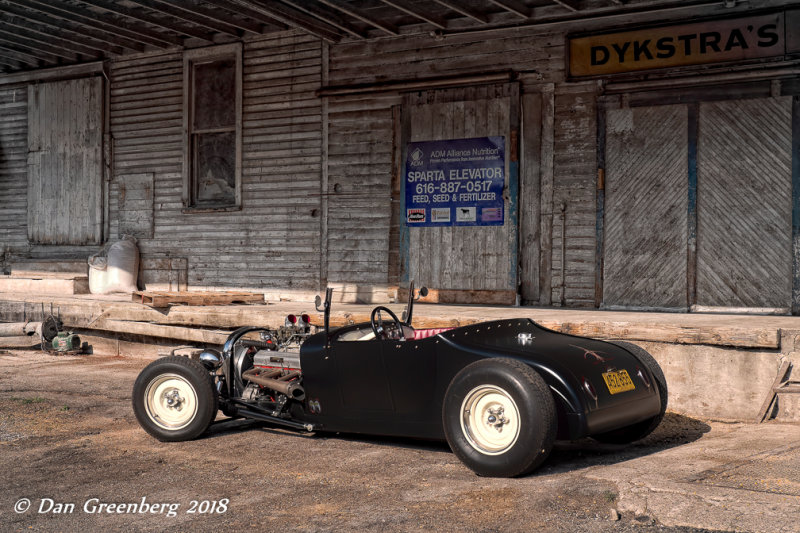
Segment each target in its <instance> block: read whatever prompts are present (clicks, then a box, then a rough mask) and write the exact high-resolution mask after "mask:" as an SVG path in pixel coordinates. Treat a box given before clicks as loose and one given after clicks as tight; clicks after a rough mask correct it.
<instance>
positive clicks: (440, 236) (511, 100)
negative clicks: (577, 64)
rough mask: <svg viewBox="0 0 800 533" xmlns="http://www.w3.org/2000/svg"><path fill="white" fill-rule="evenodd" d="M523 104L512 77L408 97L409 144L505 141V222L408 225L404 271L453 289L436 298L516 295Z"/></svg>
mask: <svg viewBox="0 0 800 533" xmlns="http://www.w3.org/2000/svg"><path fill="white" fill-rule="evenodd" d="M518 107H519V87H518V85H517V84H515V83H511V84H502V85H491V86H479V87H469V88H462V89H447V90H432V91H422V92H417V93H413V94H409V95H406V96H405V98H404V102H403V112H404V117H403V120H404V124H405V132H404V139H405V142H406V146H407V143H409V142H421V141H442V140H458V139H474V138H483V137H502V138H504V140H505V141H504V145H505V163H504V167H505V168H504V170H505V172H504V176H505V186H504V189H503V192H502V195H503V197H504V202H503V206H504V207H503V210H504V213H503V220H504V223H503V224H502V225H484V226H481V225H475V226H458V225H452V226H443V227H409V225H405V226H403V232H404V233H405V239H406V240H405V242H404V243H401V246H404V249H402V253H403V258H402V262H403V263H404V264H402V265H401V272H402V273H403V277H404V278H405V279H414V280H416V282H417V285H427V286H428V287H430V288H434V289H437V290H439V291H441V292H440V294H442V295H444V294H447V295H448V296H447V297H446V298H440V300H439V301H448V302H461V303H473V302H474V303H506V304H513V303H514V302H515V300H516V295H517V287H516V285H517V272H518V269H517V261H518V259H517V256H518V251H517V213H516V199H517V194H518V193H517V191H516V188H517V177H516V176H517V175H516V171H517V169H516V149H517V148H516V146H515V144H516V142H517V130H516V126H512V124H514V123H515V120H518V119H517V118H515V117H516V113H517V111H516V110H517V108H518ZM512 159H513V161H514V168H513V172H514V174H513V175H512V173H511V170H512V169H511V167H510V164H511V162H512ZM404 160H406V158H405V157H404ZM510 183H511V185H509V184H510Z"/></svg>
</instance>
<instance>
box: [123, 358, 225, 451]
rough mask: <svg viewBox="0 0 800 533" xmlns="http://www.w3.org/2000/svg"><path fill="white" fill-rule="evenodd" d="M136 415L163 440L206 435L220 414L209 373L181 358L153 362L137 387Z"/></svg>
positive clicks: (139, 379) (192, 362) (188, 438)
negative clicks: (218, 413) (212, 422)
mask: <svg viewBox="0 0 800 533" xmlns="http://www.w3.org/2000/svg"><path fill="white" fill-rule="evenodd" d="M132 401H133V412H134V414H135V415H136V419H137V420H138V421H139V424H140V425H141V426H142V428H143V429H144V430H145V431H147V432H148V433H149V434H151V435H152V436H154V437H155V438H157V439H158V440H161V441H181V440H190V439H193V438H196V437H198V436H200V435H201V434H203V433H204V432H205V431H206V429H208V426H209V425H210V424H211V421H212V420H213V419H214V417H215V416H216V414H217V401H218V399H217V393H216V391H215V390H214V380H213V378H212V377H211V375H210V374H209V373H208V370H207V369H206V368H205V367H204V366H203V365H201V364H200V363H198V362H197V361H194V360H192V359H188V358H186V357H181V356H172V357H165V358H162V359H158V360H156V361H153V362H152V363H150V364H149V365H147V367H145V369H144V370H142V372H141V373H140V374H139V377H138V378H136V382H135V383H134V385H133V398H132Z"/></svg>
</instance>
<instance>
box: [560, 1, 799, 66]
mask: <svg viewBox="0 0 800 533" xmlns="http://www.w3.org/2000/svg"><path fill="white" fill-rule="evenodd" d="M785 31H788V25H787V26H784V13H773V14H771V15H760V16H754V17H743V18H735V19H722V20H712V21H706V22H697V23H694V24H683V25H680V26H665V27H660V28H649V29H644V30H634V31H625V32H619V33H606V34H601V35H590V36H585V37H571V38H569V74H570V76H573V77H579V76H600V75H607V74H618V73H623V72H634V71H638V70H648V69H656V68H667V67H682V66H688V65H703V64H708V63H721V62H725V61H742V60H747V59H760V58H766V57H774V56H781V55H784V54H785V53H786V36H785Z"/></svg>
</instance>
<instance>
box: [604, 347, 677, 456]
mask: <svg viewBox="0 0 800 533" xmlns="http://www.w3.org/2000/svg"><path fill="white" fill-rule="evenodd" d="M613 344H616V345H617V346H620V347H622V348H625V349H626V350H628V351H629V352H631V353H632V354H633V355H635V356H636V358H637V359H639V361H641V363H642V365H643V366H644V367H645V368H646V369H647V370H649V371H650V374H651V375H652V376H653V378H655V382H656V383H655V384H656V385H657V386H658V394H659V399H660V401H661V410H660V411H659V413H658V414H657V415H656V416H654V417H653V418H648V419H647V420H643V421H642V422H637V423H636V424H632V425H630V426H626V427H624V428H620V429H615V430H614V431H609V432H607V433H601V434H599V435H592V438H594V439H595V440H598V441H600V442H605V443H608V444H628V443H630V442H634V441H637V440H641V439H643V438H645V437H646V436H648V435H649V434H650V433H652V432H653V431H654V430H655V429H656V428H657V427H658V425H659V424H660V423H661V420H663V419H664V413H666V411H667V398H668V392H667V379H666V378H665V377H664V372H663V371H662V370H661V366H660V365H659V364H658V361H656V360H655V358H654V357H653V356H652V355H650V354H649V353H648V352H647V350H645V349H644V348H642V347H641V346H637V345H636V344H633V343H631V342H624V341H613Z"/></svg>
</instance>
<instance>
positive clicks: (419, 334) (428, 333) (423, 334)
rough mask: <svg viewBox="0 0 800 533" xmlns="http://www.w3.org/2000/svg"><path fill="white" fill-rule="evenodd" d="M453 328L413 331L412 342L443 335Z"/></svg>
mask: <svg viewBox="0 0 800 533" xmlns="http://www.w3.org/2000/svg"><path fill="white" fill-rule="evenodd" d="M451 329H454V328H431V329H415V330H414V340H415V341H417V340H420V339H427V338H428V337H433V336H434V335H438V334H439V333H444V332H445V331H450V330H451Z"/></svg>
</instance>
